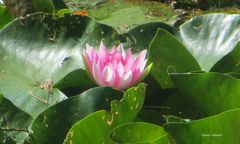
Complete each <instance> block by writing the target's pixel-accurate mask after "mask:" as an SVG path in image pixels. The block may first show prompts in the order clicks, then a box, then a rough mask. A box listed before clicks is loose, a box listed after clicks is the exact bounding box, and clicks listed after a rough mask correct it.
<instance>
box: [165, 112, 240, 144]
mask: <svg viewBox="0 0 240 144" xmlns="http://www.w3.org/2000/svg"><path fill="white" fill-rule="evenodd" d="M239 115H240V109H233V110H229V111H226V112H223V113H220V114H218V115H215V116H212V117H208V118H205V119H200V120H196V121H191V122H189V123H183V122H182V123H178V122H173V123H168V124H166V125H165V126H164V129H166V130H167V132H168V133H169V135H171V137H172V138H173V139H174V141H175V142H176V143H177V144H178V143H179V144H195V143H197V144H206V143H207V144H226V143H231V144H238V143H239V142H240V138H239V136H238V133H237V131H238V130H239V128H240V124H239Z"/></svg>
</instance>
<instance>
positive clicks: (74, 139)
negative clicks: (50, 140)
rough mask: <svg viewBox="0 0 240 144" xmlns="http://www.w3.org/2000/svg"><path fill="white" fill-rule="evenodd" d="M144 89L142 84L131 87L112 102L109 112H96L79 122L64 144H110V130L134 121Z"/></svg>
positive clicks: (142, 100) (140, 106)
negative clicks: (84, 143)
mask: <svg viewBox="0 0 240 144" xmlns="http://www.w3.org/2000/svg"><path fill="white" fill-rule="evenodd" d="M145 89H146V87H145V85H144V84H139V85H138V86H137V87H132V88H130V89H128V90H127V91H126V92H125V93H124V97H123V99H121V100H120V101H112V103H111V107H112V108H111V112H108V111H97V112H95V113H92V114H90V115H88V116H87V117H85V118H84V119H82V120H80V121H79V122H77V123H76V124H75V125H74V126H73V127H72V128H71V129H70V130H69V132H68V134H67V137H66V139H65V141H64V143H65V144H70V143H82V142H88V143H112V141H111V139H110V133H111V130H113V129H114V128H115V127H117V126H119V125H121V124H124V123H129V122H133V121H134V119H135V118H136V116H137V114H138V112H139V111H140V109H141V108H142V105H143V102H144V96H145Z"/></svg>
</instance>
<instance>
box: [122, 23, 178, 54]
mask: <svg viewBox="0 0 240 144" xmlns="http://www.w3.org/2000/svg"><path fill="white" fill-rule="evenodd" d="M158 28H162V29H165V30H167V31H168V32H170V33H174V31H173V28H172V27H170V26H169V25H167V24H165V23H161V22H153V23H146V24H142V25H139V26H136V27H134V28H132V29H130V30H129V31H127V32H126V33H124V34H123V35H124V36H126V37H127V38H128V39H129V40H130V42H129V44H130V46H129V47H133V48H135V49H136V51H140V50H142V49H148V48H149V45H150V43H151V41H152V39H153V38H154V36H155V34H156V32H157V29H158ZM135 49H134V50H135Z"/></svg>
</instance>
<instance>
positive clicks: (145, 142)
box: [111, 122, 168, 144]
mask: <svg viewBox="0 0 240 144" xmlns="http://www.w3.org/2000/svg"><path fill="white" fill-rule="evenodd" d="M111 138H112V140H113V141H114V142H115V143H131V144H139V143H141V144H151V143H158V144H168V134H167V133H166V132H165V131H164V129H163V128H162V127H160V126H157V125H154V124H150V123H145V122H133V123H127V124H123V125H120V126H119V127H117V128H115V129H114V130H113V132H112V133H111Z"/></svg>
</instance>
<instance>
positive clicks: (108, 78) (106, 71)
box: [103, 65, 114, 86]
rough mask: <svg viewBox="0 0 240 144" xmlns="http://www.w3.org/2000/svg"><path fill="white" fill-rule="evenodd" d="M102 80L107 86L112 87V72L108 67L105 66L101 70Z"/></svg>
mask: <svg viewBox="0 0 240 144" xmlns="http://www.w3.org/2000/svg"><path fill="white" fill-rule="evenodd" d="M103 76H104V80H105V81H106V82H107V84H108V86H113V85H114V71H113V70H112V69H111V68H110V66H108V65H107V66H106V67H105V68H104V69H103Z"/></svg>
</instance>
